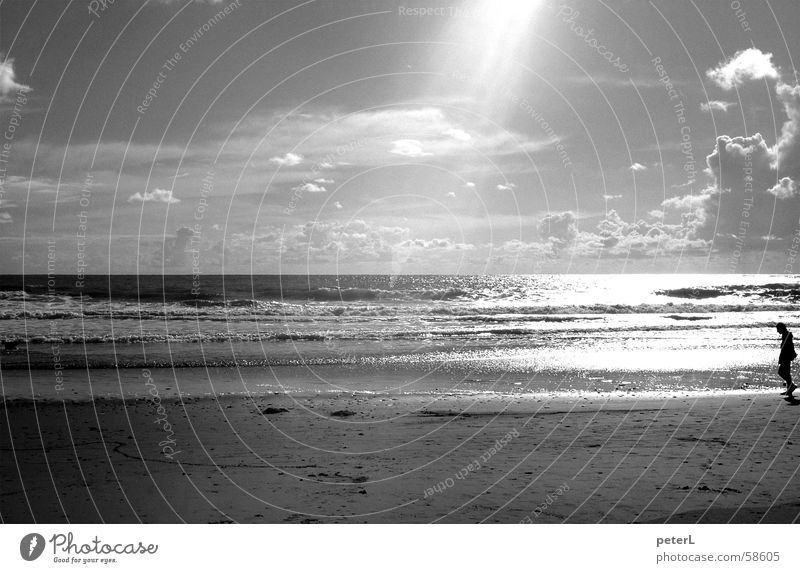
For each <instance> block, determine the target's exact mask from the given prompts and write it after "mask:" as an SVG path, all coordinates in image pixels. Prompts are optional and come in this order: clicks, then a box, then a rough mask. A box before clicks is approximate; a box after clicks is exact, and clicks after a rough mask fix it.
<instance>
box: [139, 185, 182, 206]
mask: <svg viewBox="0 0 800 573" xmlns="http://www.w3.org/2000/svg"><path fill="white" fill-rule="evenodd" d="M128 202H129V203H168V204H173V203H180V199H178V198H177V197H174V196H173V195H172V189H158V188H156V189H153V190H152V191H145V192H144V195H142V194H141V193H140V192H139V191H137V192H136V193H134V194H133V195H131V196H130V197H128Z"/></svg>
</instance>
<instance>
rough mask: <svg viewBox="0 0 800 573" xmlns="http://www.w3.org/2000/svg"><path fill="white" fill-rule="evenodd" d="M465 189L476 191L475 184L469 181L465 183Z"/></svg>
mask: <svg viewBox="0 0 800 573" xmlns="http://www.w3.org/2000/svg"><path fill="white" fill-rule="evenodd" d="M464 187H466V188H467V189H475V183H473V182H472V181H467V182H466V183H464Z"/></svg>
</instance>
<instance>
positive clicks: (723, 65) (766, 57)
mask: <svg viewBox="0 0 800 573" xmlns="http://www.w3.org/2000/svg"><path fill="white" fill-rule="evenodd" d="M706 76H707V77H708V78H709V79H710V80H712V81H713V82H714V83H715V84H717V85H718V86H719V87H721V88H722V89H726V90H730V89H733V88H734V87H736V86H739V85H741V84H742V83H744V82H745V81H746V80H759V79H763V78H770V79H777V78H778V77H779V73H778V70H777V68H776V67H775V65H774V64H773V63H772V54H771V53H769V52H767V53H764V52H762V51H761V50H759V49H758V48H747V49H746V50H740V51H738V52H736V53H735V54H734V55H733V57H732V58H730V59H729V60H727V61H725V62H720V63H719V65H718V66H717V67H716V68H712V69H710V70H708V71H706Z"/></svg>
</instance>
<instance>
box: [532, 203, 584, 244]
mask: <svg viewBox="0 0 800 573" xmlns="http://www.w3.org/2000/svg"><path fill="white" fill-rule="evenodd" d="M539 235H540V236H541V237H542V238H544V239H555V240H557V241H560V242H562V243H566V242H569V241H572V240H573V239H574V238H575V237H576V236H577V235H578V226H577V218H576V217H575V214H574V213H572V212H571V211H566V212H564V213H550V214H548V215H546V216H545V217H544V218H542V220H541V221H540V222H539Z"/></svg>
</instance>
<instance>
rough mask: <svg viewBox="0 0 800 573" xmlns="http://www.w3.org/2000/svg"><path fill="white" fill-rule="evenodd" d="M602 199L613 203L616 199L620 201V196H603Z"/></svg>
mask: <svg viewBox="0 0 800 573" xmlns="http://www.w3.org/2000/svg"><path fill="white" fill-rule="evenodd" d="M603 199H605V200H606V201H614V200H616V199H622V195H603Z"/></svg>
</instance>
